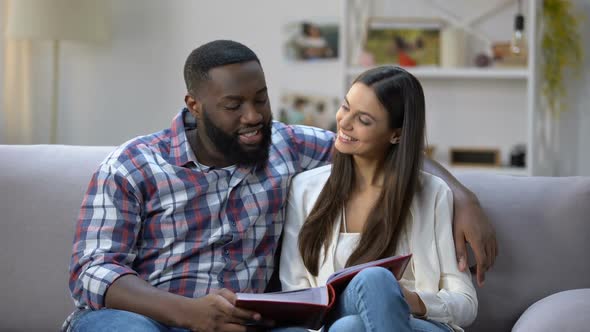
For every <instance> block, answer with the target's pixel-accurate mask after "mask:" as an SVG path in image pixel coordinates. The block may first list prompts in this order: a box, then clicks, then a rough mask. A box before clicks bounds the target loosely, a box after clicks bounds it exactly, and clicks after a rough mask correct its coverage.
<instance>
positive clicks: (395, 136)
mask: <svg viewBox="0 0 590 332" xmlns="http://www.w3.org/2000/svg"><path fill="white" fill-rule="evenodd" d="M401 136H402V129H401V128H398V129H396V130H394V131H393V134H391V138H390V139H389V142H390V143H391V144H398V143H399V141H400V137H401Z"/></svg>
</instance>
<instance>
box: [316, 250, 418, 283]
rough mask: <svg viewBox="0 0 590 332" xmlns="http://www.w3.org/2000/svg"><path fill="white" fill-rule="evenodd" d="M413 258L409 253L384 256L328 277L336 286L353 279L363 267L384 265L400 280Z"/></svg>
mask: <svg viewBox="0 0 590 332" xmlns="http://www.w3.org/2000/svg"><path fill="white" fill-rule="evenodd" d="M411 258H412V254H407V255H400V256H393V257H387V258H382V259H379V260H376V261H372V262H368V263H364V264H359V265H354V266H349V267H347V268H344V269H342V270H340V271H337V272H335V273H333V274H332V275H331V276H330V277H329V278H328V281H327V283H328V284H333V285H334V286H336V284H338V285H340V284H344V283H346V284H347V283H348V281H350V279H352V278H353V277H354V276H355V275H356V274H357V273H358V272H359V271H361V270H362V269H365V268H367V267H376V266H379V267H383V268H386V269H388V270H390V271H391V272H392V273H393V275H394V276H395V278H396V279H398V280H399V279H400V278H401V276H402V274H403V273H404V271H405V269H406V266H407V265H408V263H409V261H410V259H411Z"/></svg>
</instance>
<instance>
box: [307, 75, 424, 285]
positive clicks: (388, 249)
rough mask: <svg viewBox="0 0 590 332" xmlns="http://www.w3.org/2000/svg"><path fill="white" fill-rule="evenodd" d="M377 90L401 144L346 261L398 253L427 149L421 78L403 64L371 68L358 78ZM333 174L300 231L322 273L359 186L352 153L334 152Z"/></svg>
mask: <svg viewBox="0 0 590 332" xmlns="http://www.w3.org/2000/svg"><path fill="white" fill-rule="evenodd" d="M355 83H360V84H364V85H366V86H368V87H370V88H371V89H373V91H374V92H375V94H376V95H377V98H378V99H379V101H380V102H381V104H382V105H383V107H384V108H385V109H386V111H387V114H388V118H389V127H390V128H391V129H396V128H401V129H402V130H401V137H400V138H401V139H400V143H399V144H395V145H394V144H392V145H391V147H390V148H389V150H388V152H387V155H386V157H385V160H384V163H383V168H384V169H383V172H384V183H383V191H382V192H381V195H380V196H379V198H378V200H377V202H376V204H375V206H374V207H373V208H372V210H371V212H370V214H369V216H368V219H367V222H366V223H365V226H364V228H363V231H362V235H361V239H360V242H359V245H358V247H357V248H356V249H355V250H354V252H353V253H352V254H351V256H350V257H349V259H348V261H347V263H346V265H347V266H351V265H356V264H360V263H365V262H369V261H372V260H376V259H380V258H385V257H388V256H391V255H393V254H394V253H395V249H396V247H397V242H398V239H399V234H400V232H401V230H402V227H403V224H404V221H405V220H406V218H407V216H408V214H409V211H410V204H411V202H412V199H413V197H414V194H415V193H416V191H417V190H418V177H419V171H420V169H421V167H422V156H423V150H424V132H425V129H424V127H425V115H424V113H425V111H424V108H425V107H424V93H423V91H422V86H421V85H420V83H419V82H418V80H417V79H416V78H415V77H414V76H412V75H411V74H409V73H408V72H406V71H405V70H403V69H401V68H399V67H393V66H384V67H377V68H374V69H370V70H368V71H366V72H364V73H363V74H361V75H360V76H359V77H357V78H356V80H355V81H354V82H353V84H355ZM333 154H334V155H333V165H332V172H331V174H330V176H329V178H328V181H327V182H326V185H325V186H324V188H323V189H322V191H321V193H320V195H319V197H318V200H317V201H316V203H315V205H314V207H313V209H312V210H311V212H310V214H309V216H308V217H307V219H306V221H305V223H304V225H303V227H302V228H301V232H300V233H299V251H300V253H301V256H302V257H303V262H304V264H305V267H306V268H307V270H308V271H309V272H311V273H312V274H313V275H317V274H318V271H319V267H320V265H321V262H319V257H320V253H321V250H322V249H323V250H327V249H328V247H329V246H330V240H331V237H332V232H333V229H334V227H335V225H336V223H338V222H339V218H338V216H339V215H340V213H341V211H342V208H343V207H344V205H345V204H346V202H347V201H348V199H349V197H350V193H351V192H352V191H353V188H354V184H355V176H354V174H355V173H354V164H353V160H352V156H350V155H345V154H342V153H340V152H338V151H337V150H336V149H334V151H333Z"/></svg>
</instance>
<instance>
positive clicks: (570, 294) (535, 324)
mask: <svg viewBox="0 0 590 332" xmlns="http://www.w3.org/2000/svg"><path fill="white" fill-rule="evenodd" d="M588 326H590V288H582V289H574V290H568V291H564V292H559V293H556V294H553V295H550V296H547V297H546V298H544V299H541V300H539V301H537V302H535V303H534V304H533V305H531V306H530V307H529V308H528V309H527V310H526V311H525V312H524V313H523V314H522V315H521V316H520V318H519V319H518V321H517V322H516V324H515V325H514V327H513V329H512V332H524V331H527V332H528V331H536V332H545V331H547V332H548V331H570V332H576V331H580V332H581V331H588Z"/></svg>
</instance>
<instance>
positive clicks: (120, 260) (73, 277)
mask: <svg viewBox="0 0 590 332" xmlns="http://www.w3.org/2000/svg"><path fill="white" fill-rule="evenodd" d="M136 192H138V191H136V190H135V186H134V183H133V181H132V180H131V177H130V176H129V174H127V172H126V171H125V170H124V168H123V167H119V168H115V167H114V166H112V165H109V164H106V163H103V164H102V165H101V166H100V167H99V169H98V170H97V171H96V173H95V174H94V175H93V177H92V180H91V182H90V184H89V186H88V190H87V192H86V195H85V196H84V200H83V202H82V207H81V208H80V214H79V216H78V220H77V224H76V234H75V237H74V244H73V249H72V257H71V261H70V280H69V287H70V291H71V293H72V297H73V298H74V301H75V302H76V306H78V307H89V308H91V309H101V308H103V307H104V305H105V304H104V300H105V294H106V291H107V289H108V287H109V286H110V285H111V284H112V283H113V282H114V281H115V280H116V279H117V278H119V277H121V276H123V275H126V274H135V275H137V273H136V272H135V271H134V270H133V269H132V268H131V267H130V266H132V264H133V261H134V259H135V256H136V253H135V249H134V248H135V243H136V239H137V236H138V233H139V229H140V225H141V223H140V204H139V200H138V199H137V197H136Z"/></svg>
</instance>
